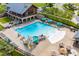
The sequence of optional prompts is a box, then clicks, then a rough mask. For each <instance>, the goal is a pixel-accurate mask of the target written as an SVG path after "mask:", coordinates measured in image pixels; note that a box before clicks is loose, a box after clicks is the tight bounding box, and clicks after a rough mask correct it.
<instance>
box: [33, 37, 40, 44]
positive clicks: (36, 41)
mask: <svg viewBox="0 0 79 59" xmlns="http://www.w3.org/2000/svg"><path fill="white" fill-rule="evenodd" d="M33 42H34V43H36V44H37V43H39V38H38V36H33Z"/></svg>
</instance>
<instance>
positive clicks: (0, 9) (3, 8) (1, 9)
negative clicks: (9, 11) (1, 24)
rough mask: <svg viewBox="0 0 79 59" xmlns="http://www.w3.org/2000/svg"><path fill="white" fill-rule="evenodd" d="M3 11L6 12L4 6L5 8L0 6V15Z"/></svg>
mask: <svg viewBox="0 0 79 59" xmlns="http://www.w3.org/2000/svg"><path fill="white" fill-rule="evenodd" d="M5 10H6V6H5V5H2V4H0V13H3V12H5Z"/></svg>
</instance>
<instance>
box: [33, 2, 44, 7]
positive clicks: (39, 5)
mask: <svg viewBox="0 0 79 59" xmlns="http://www.w3.org/2000/svg"><path fill="white" fill-rule="evenodd" d="M33 5H35V6H36V7H44V6H45V3H33Z"/></svg>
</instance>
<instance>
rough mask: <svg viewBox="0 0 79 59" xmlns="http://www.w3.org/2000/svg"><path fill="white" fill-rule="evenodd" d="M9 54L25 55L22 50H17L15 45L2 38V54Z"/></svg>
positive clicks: (0, 48) (0, 42)
mask: <svg viewBox="0 0 79 59" xmlns="http://www.w3.org/2000/svg"><path fill="white" fill-rule="evenodd" d="M7 55H11V56H23V54H22V53H21V52H19V51H17V50H16V49H14V47H13V46H11V45H9V44H8V43H7V42H5V41H4V40H3V39H1V38H0V56H7Z"/></svg>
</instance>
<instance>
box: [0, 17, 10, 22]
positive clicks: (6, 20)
mask: <svg viewBox="0 0 79 59" xmlns="http://www.w3.org/2000/svg"><path fill="white" fill-rule="evenodd" d="M10 21H11V20H10V19H9V18H8V17H3V18H0V22H1V23H8V22H10Z"/></svg>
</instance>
